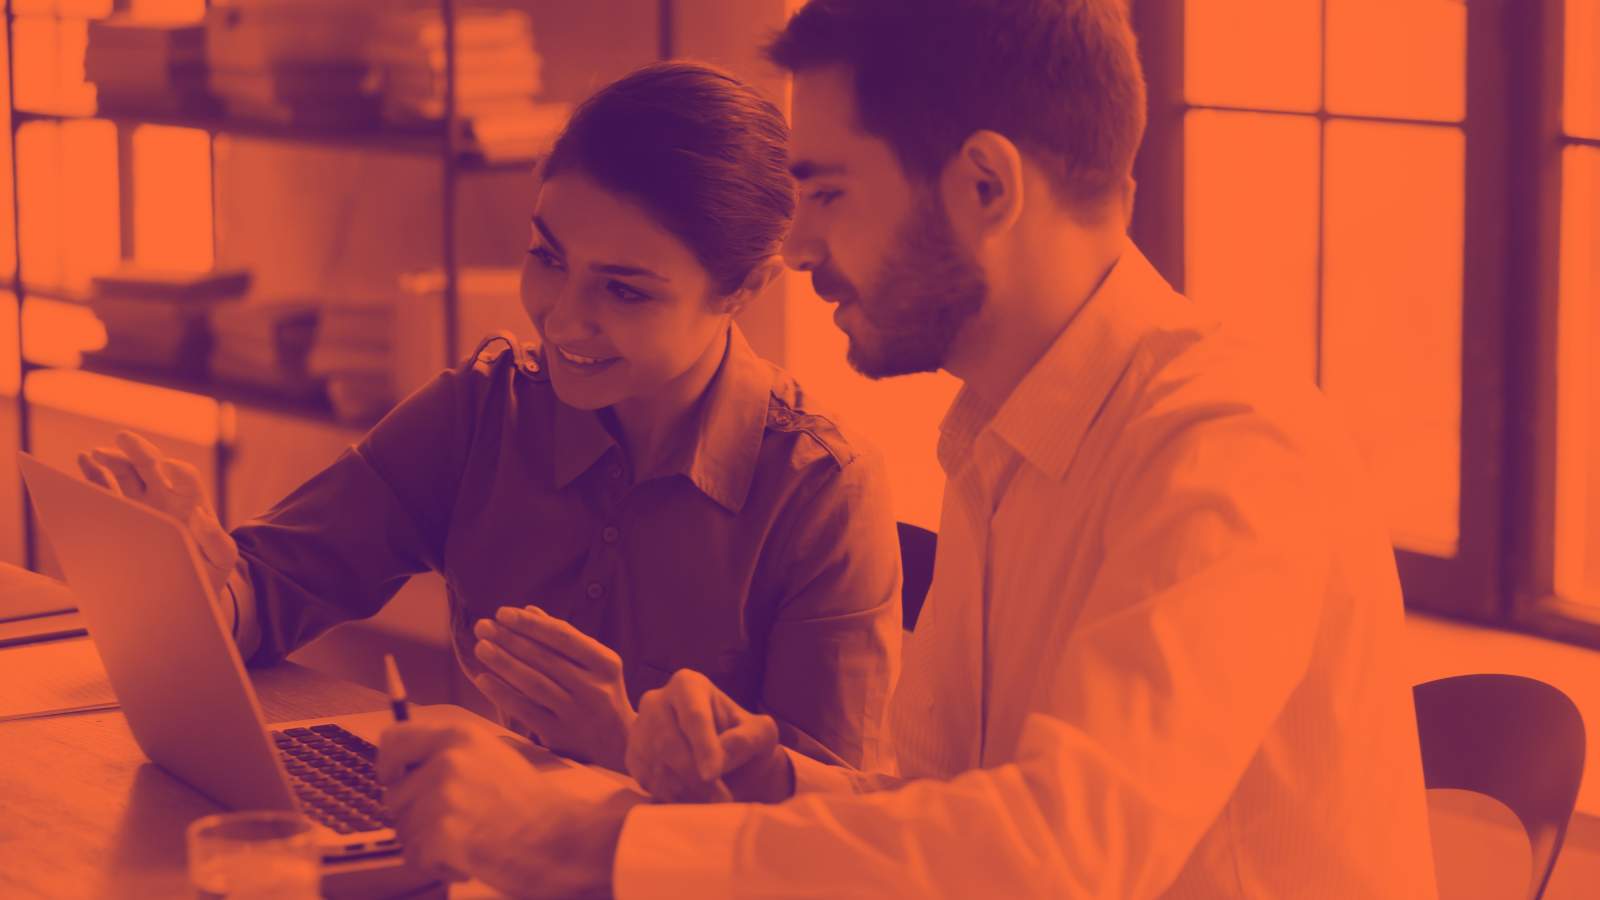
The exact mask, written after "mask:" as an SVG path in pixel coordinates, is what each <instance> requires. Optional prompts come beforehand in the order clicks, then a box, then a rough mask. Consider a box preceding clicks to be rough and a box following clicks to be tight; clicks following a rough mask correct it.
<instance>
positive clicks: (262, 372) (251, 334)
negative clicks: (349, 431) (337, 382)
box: [210, 300, 322, 400]
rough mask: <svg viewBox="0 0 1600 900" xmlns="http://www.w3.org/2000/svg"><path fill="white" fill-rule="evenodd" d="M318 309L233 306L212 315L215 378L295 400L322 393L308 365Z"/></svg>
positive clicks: (293, 304) (280, 304)
mask: <svg viewBox="0 0 1600 900" xmlns="http://www.w3.org/2000/svg"><path fill="white" fill-rule="evenodd" d="M318 310H319V307H318V305H317V304H315V303H311V302H307V301H293V300H287V301H275V302H265V303H229V304H224V305H220V306H218V307H216V308H215V309H213V310H212V311H211V317H210V321H211V377H212V378H213V379H214V380H216V381H218V382H220V383H223V384H235V385H242V386H244V387H248V388H251V389H254V390H258V391H262V392H264V393H268V394H272V395H274V396H278V397H283V398H286V399H291V400H309V399H313V398H317V397H320V396H321V394H322V380H321V379H320V378H317V377H316V376H314V375H312V374H311V372H310V370H309V367H308V366H307V361H308V358H309V357H310V355H311V345H312V342H313V340H314V339H315V337H316V330H317V313H318Z"/></svg>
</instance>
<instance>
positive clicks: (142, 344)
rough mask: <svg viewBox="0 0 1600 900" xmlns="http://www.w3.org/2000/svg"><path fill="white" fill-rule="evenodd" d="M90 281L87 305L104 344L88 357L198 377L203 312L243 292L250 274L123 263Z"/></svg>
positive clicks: (204, 339)
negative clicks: (171, 269) (91, 289)
mask: <svg viewBox="0 0 1600 900" xmlns="http://www.w3.org/2000/svg"><path fill="white" fill-rule="evenodd" d="M93 284H94V294H93V296H92V297H91V299H90V300H89V308H90V309H91V310H93V312H94V314H95V316H96V317H98V318H99V319H100V321H101V322H103V323H104V324H105V328H106V346H105V348H104V349H102V350H99V351H97V352H96V353H95V354H94V355H93V356H94V358H96V359H99V360H103V361H106V362H111V363H115V364H119V365H133V366H139V367H146V368H157V369H167V370H173V371H177V372H181V373H183V374H186V375H192V376H199V375H201V374H203V373H204V370H205V361H206V351H207V348H208V345H209V342H210V336H209V334H208V332H207V329H206V313H207V311H208V310H209V309H210V308H211V307H212V306H213V305H215V304H216V303H218V302H221V301H226V300H232V299H235V298H238V297H239V296H241V295H243V294H244V293H245V291H247V290H248V289H249V287H250V273H249V272H246V271H243V270H237V269H233V270H216V271H211V272H165V271H159V270H151V269H141V268H138V267H135V266H125V267H124V268H122V269H120V270H118V271H117V272H115V273H112V274H108V275H101V276H96V277H95V278H94V281H93Z"/></svg>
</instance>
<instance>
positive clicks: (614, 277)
mask: <svg viewBox="0 0 1600 900" xmlns="http://www.w3.org/2000/svg"><path fill="white" fill-rule="evenodd" d="M717 299H718V298H714V297H713V291H712V287H711V276H710V275H709V273H707V272H706V270H705V268H704V267H703V266H701V265H700V262H699V260H697V259H695V257H694V254H693V253H691V252H690V250H689V248H688V247H687V246H685V245H684V244H683V243H682V242H681V241H679V240H678V239H677V238H676V237H675V236H673V234H672V233H671V232H669V231H667V230H666V229H665V228H662V227H661V226H660V225H658V224H656V222H655V220H653V219H652V218H651V217H650V216H649V215H648V214H646V213H645V211H644V209H643V208H641V207H640V206H638V205H636V204H634V203H633V202H632V201H630V200H628V199H627V198H625V197H624V196H622V195H620V194H617V193H614V192H612V191H609V190H607V189H605V188H603V187H601V186H600V185H599V184H597V183H596V182H594V181H593V180H591V179H590V178H588V177H587V176H585V175H583V174H582V173H580V172H576V171H569V172H563V173H561V174H559V175H557V176H555V177H554V178H551V179H549V180H548V181H546V182H545V183H544V184H543V186H542V187H541V189H540V191H539V198H538V200H537V202H536V203H535V205H534V214H533V239H532V243H531V244H530V245H529V248H528V256H527V258H526V259H525V260H524V261H523V266H522V305H523V307H524V308H525V309H526V310H527V311H528V317H529V318H530V319H532V320H533V325H534V327H535V328H537V329H538V330H539V333H540V335H541V336H542V337H543V338H544V354H545V361H546V363H547V364H548V365H549V367H550V381H551V384H552V385H553V386H554V387H555V391H556V394H557V395H558V396H559V397H560V398H561V400H562V402H564V403H566V404H567V405H569V406H574V407H577V408H579V409H601V408H604V407H607V406H612V405H614V404H616V403H619V402H621V401H625V400H631V399H635V398H645V397H648V396H649V395H651V394H654V393H656V392H658V391H660V390H661V389H662V388H664V387H666V386H667V385H668V384H669V383H671V382H672V381H673V380H674V379H676V378H678V377H679V376H681V375H683V374H684V373H685V372H687V371H688V370H689V368H690V367H691V366H693V365H694V363H695V362H696V361H697V360H699V359H701V358H702V357H703V356H704V355H705V354H706V353H708V352H711V344H712V341H713V340H714V339H715V338H718V337H720V336H721V334H722V330H723V329H724V328H725V327H726V325H727V322H728V319H729V315H728V313H727V312H724V311H723V310H722V304H719V303H718V302H716V301H717Z"/></svg>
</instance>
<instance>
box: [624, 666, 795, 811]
mask: <svg viewBox="0 0 1600 900" xmlns="http://www.w3.org/2000/svg"><path fill="white" fill-rule="evenodd" d="M627 759H628V774H629V775H632V776H633V778H634V780H635V781H637V782H639V785H640V786H641V787H643V788H644V789H645V790H646V791H648V792H649V793H650V795H651V796H652V797H654V798H656V799H657V800H661V801H664V802H667V803H715V802H725V801H728V800H738V801H742V802H757V803H776V802H778V801H780V800H785V799H787V798H788V797H789V796H791V795H792V794H793V793H794V768H793V765H792V764H791V763H790V762H789V757H788V756H787V755H785V754H784V752H783V750H782V748H780V747H779V746H778V725H777V723H776V722H774V721H773V719H772V717H771V716H759V715H755V714H753V713H750V712H747V711H746V710H745V709H744V708H742V707H741V706H739V704H737V703H735V702H734V701H733V698H731V697H729V696H728V695H727V694H724V693H723V692H722V691H721V690H719V689H718V688H717V686H716V685H714V684H712V683H711V679H709V678H707V677H705V676H704V675H702V674H700V673H699V672H695V671H693V670H691V669H679V670H678V671H677V672H676V673H675V674H674V675H673V676H672V680H670V681H668V682H667V683H666V685H665V686H663V687H662V688H660V689H659V690H654V691H650V692H648V693H646V694H645V695H644V696H643V697H641V698H639V718H638V720H637V721H635V722H634V725H633V731H632V732H631V734H630V735H629V737H628V757H627Z"/></svg>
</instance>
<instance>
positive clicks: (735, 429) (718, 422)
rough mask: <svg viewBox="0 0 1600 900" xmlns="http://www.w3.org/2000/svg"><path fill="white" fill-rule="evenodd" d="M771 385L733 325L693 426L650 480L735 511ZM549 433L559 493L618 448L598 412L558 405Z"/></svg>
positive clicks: (750, 476) (752, 468) (746, 486)
mask: <svg viewBox="0 0 1600 900" xmlns="http://www.w3.org/2000/svg"><path fill="white" fill-rule="evenodd" d="M772 379H773V374H772V369H771V367H770V366H768V365H767V364H766V363H765V362H764V361H763V360H762V359H761V358H760V357H759V356H757V355H756V353H755V350H753V349H752V348H751V347H750V342H749V341H748V340H747V339H746V338H745V336H744V332H742V331H741V330H740V329H739V326H737V325H734V326H732V327H731V328H730V329H729V334H728V346H727V350H726V351H724V353H723V357H722V362H721V364H720V365H718V367H717V371H716V374H714V375H712V376H711V383H710V384H709V385H708V386H707V388H706V392H705V394H704V395H703V396H701V398H700V401H699V403H697V404H696V405H695V407H694V409H693V411H692V412H691V413H690V416H691V421H692V425H691V427H690V429H689V430H687V431H686V432H685V434H686V438H685V439H684V440H683V441H682V442H681V443H680V444H679V445H678V446H677V447H676V448H675V449H673V450H671V451H669V452H668V454H667V457H666V462H665V463H664V464H663V467H662V469H661V470H659V471H658V472H656V473H654V475H682V476H684V477H685V478H687V479H689V481H690V482H691V483H692V484H694V486H695V487H696V488H698V489H699V490H700V492H701V493H703V494H705V495H706V496H707V497H709V498H711V499H712V500H714V501H716V502H717V503H719V504H721V505H722V506H723V507H725V508H727V509H728V510H729V511H730V512H735V513H736V512H738V511H739V510H740V509H741V508H742V507H743V506H744V501H745V498H746V497H747V496H748V495H749V493H750V484H751V482H752V481H753V480H754V479H755V472H756V463H757V461H758V459H759V457H760V454H761V441H762V437H763V435H764V434H765V431H766V424H767V405H768V401H769V399H770V397H771V395H772ZM554 431H555V434H554V441H553V446H554V450H555V453H554V465H555V471H554V474H555V485H556V487H557V488H558V489H559V488H563V487H566V486H567V485H568V484H570V483H571V482H572V481H573V480H574V479H576V478H577V477H578V476H579V475H582V474H583V473H584V472H586V471H588V470H589V468H590V467H591V466H593V465H594V464H595V462H596V461H597V460H599V459H600V457H602V456H604V455H605V453H606V452H607V451H608V450H610V449H611V448H612V447H617V442H616V439H615V438H613V437H612V436H611V433H610V432H609V431H607V430H606V428H605V426H604V425H603V424H601V421H600V416H599V414H598V413H597V412H592V411H589V410H580V409H574V408H573V407H570V406H568V405H566V404H565V403H561V402H560V401H559V400H558V401H557V402H556V413H555V422H554ZM618 449H619V452H620V448H618Z"/></svg>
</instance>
